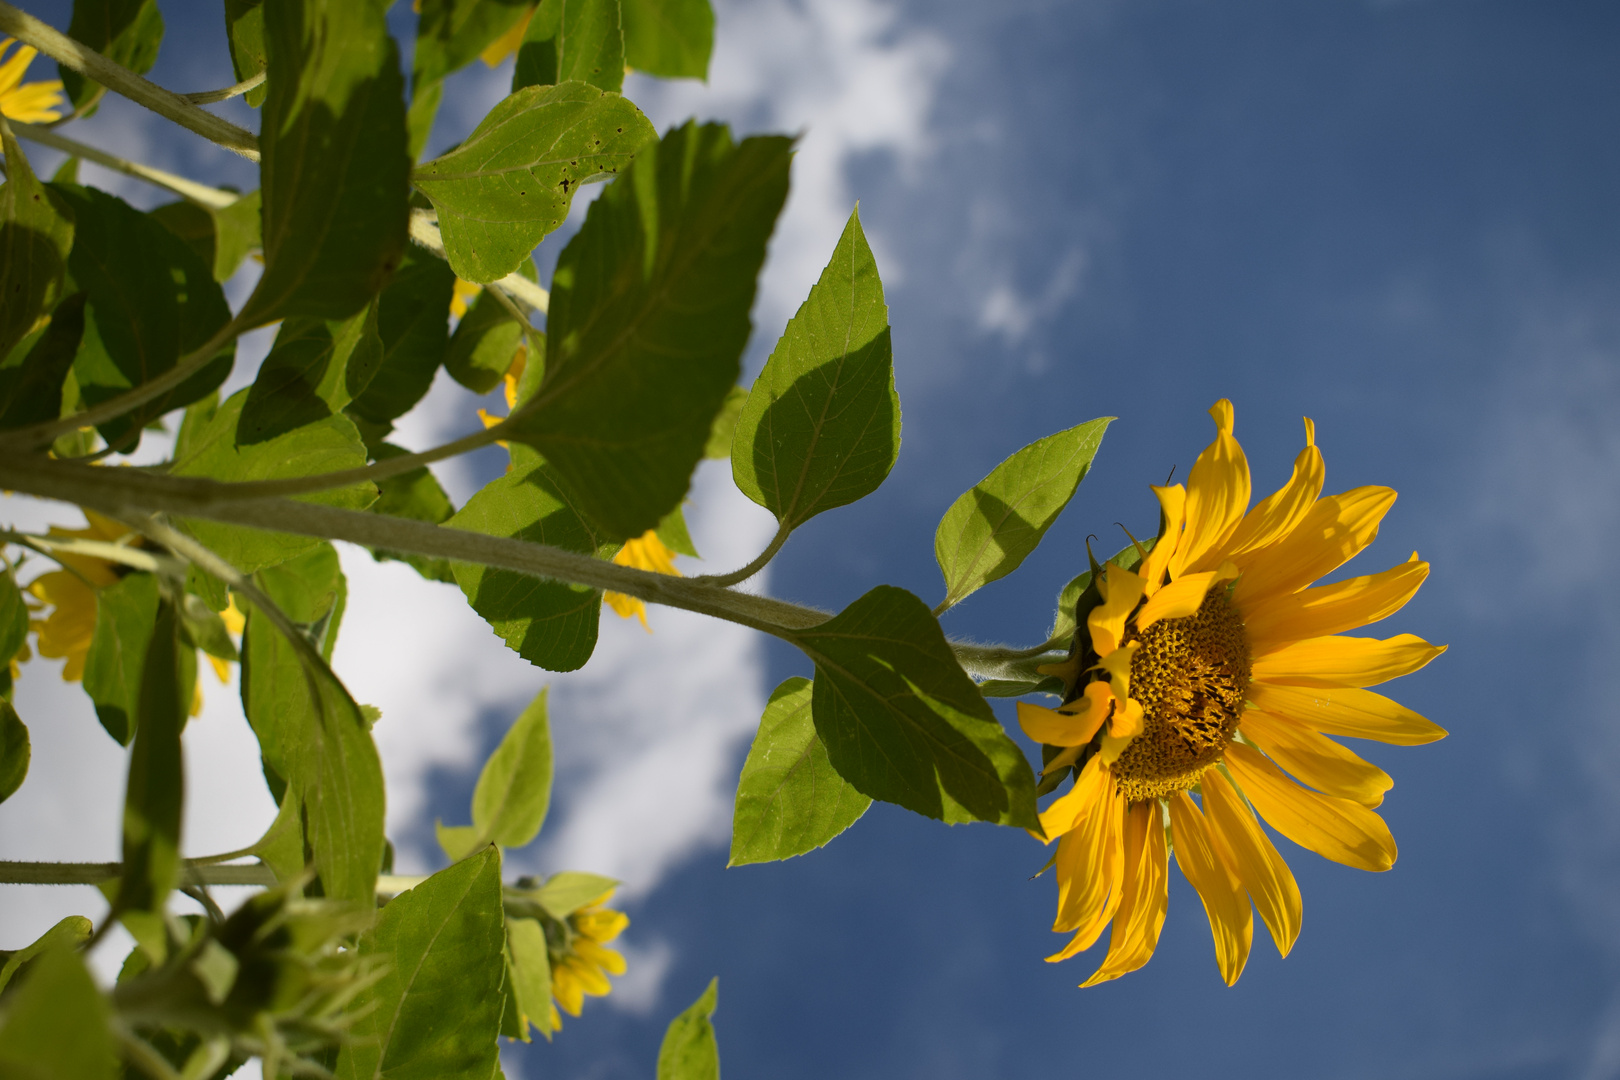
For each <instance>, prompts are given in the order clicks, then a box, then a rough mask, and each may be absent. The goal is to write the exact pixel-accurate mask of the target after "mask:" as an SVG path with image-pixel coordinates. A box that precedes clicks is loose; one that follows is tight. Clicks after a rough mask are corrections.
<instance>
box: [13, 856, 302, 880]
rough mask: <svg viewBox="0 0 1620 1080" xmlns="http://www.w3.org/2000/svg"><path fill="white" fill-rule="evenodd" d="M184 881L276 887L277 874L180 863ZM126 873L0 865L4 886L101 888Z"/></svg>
mask: <svg viewBox="0 0 1620 1080" xmlns="http://www.w3.org/2000/svg"><path fill="white" fill-rule="evenodd" d="M180 872H181V882H182V884H186V885H263V886H266V887H269V886H272V885H275V884H276V883H277V882H276V875H275V872H274V871H272V870H271V869H270V868H269V867H268V866H266V865H265V864H264V863H249V864H248V865H246V866H213V865H207V864H199V863H196V862H194V861H193V860H191V859H185V860H183V861H182V862H181V868H180ZM123 873H124V864H123V863H115V862H108V863H73V862H0V884H3V885H99V884H100V883H101V882H103V881H117V880H118V879H119V878H120V877H122V876H123Z"/></svg>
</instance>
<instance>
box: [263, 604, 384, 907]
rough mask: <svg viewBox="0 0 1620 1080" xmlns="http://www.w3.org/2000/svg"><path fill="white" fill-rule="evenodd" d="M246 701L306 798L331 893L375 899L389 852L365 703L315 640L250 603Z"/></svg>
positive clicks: (320, 868) (273, 760) (310, 834)
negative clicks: (291, 631)
mask: <svg viewBox="0 0 1620 1080" xmlns="http://www.w3.org/2000/svg"><path fill="white" fill-rule="evenodd" d="M249 609H250V610H249V611H248V613H247V629H246V631H245V632H244V634H243V638H242V706H243V711H244V712H246V713H247V718H248V723H249V724H251V725H252V727H253V733H254V734H255V735H256V736H258V739H259V749H260V751H261V752H262V753H263V755H264V760H265V764H266V765H267V766H268V768H269V770H271V771H273V772H274V773H275V774H276V775H277V776H279V777H282V778H284V779H285V781H286V782H287V784H288V787H289V790H290V791H291V792H294V793H296V794H297V796H298V798H299V799H300V800H301V801H302V804H303V817H304V823H305V824H304V828H305V836H306V840H307V843H308V847H309V849H310V850H312V851H313V853H314V861H315V867H316V871H317V872H318V873H319V874H320V878H321V887H322V888H323V890H324V891H325V894H326V895H327V896H329V897H333V898H336V899H344V900H352V901H354V902H355V903H363V904H371V903H372V902H373V899H372V894H373V890H374V889H375V887H376V882H377V870H378V867H379V866H380V865H381V862H382V853H383V845H384V838H383V776H382V763H381V761H380V759H379V758H378V757H377V747H376V745H375V744H374V743H373V742H372V740H371V732H370V731H369V729H368V728H369V725H368V724H367V723H366V721H365V718H364V717H363V716H362V714H361V711H360V708H359V706H357V705H356V704H355V703H354V699H353V698H351V697H350V696H349V692H348V691H347V690H345V689H344V687H343V684H342V683H340V682H338V680H337V677H336V676H335V675H333V674H332V671H331V668H329V667H328V666H327V665H326V663H325V662H324V661H323V660H322V658H321V657H320V656H319V655H315V654H314V653H313V650H312V649H311V648H310V647H309V646H308V645H307V644H306V645H305V646H304V647H303V648H300V647H299V646H298V645H296V644H295V643H293V642H291V641H289V640H288V639H287V638H285V637H283V636H282V635H281V634H280V633H279V632H278V631H277V630H276V629H275V627H274V625H273V624H272V623H271V622H270V620H269V619H268V618H266V617H265V615H264V613H263V612H261V611H259V610H258V609H257V608H254V607H252V605H249Z"/></svg>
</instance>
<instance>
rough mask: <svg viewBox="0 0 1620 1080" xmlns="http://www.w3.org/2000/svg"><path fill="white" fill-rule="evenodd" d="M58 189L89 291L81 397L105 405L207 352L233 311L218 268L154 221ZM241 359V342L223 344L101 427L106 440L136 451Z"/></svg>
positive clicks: (76, 275)
mask: <svg viewBox="0 0 1620 1080" xmlns="http://www.w3.org/2000/svg"><path fill="white" fill-rule="evenodd" d="M53 187H54V188H55V190H56V191H58V192H59V193H60V194H61V195H62V197H63V198H64V199H65V200H66V201H67V202H68V204H69V205H71V206H72V208H73V214H74V218H75V220H76V221H77V226H76V228H77V232H76V234H75V237H74V242H73V253H72V255H71V256H70V257H69V259H68V265H69V267H70V268H71V269H72V271H73V279H74V281H76V282H77V283H78V285H79V287H80V288H81V289H83V290H84V291H85V293H86V294H87V295H88V296H89V306H88V307H87V309H86V315H85V328H84V338H83V341H82V343H81V345H80V348H79V354H78V357H77V358H76V359H75V360H74V362H73V371H74V375H75V376H76V377H77V379H78V383H79V392H80V393H81V394H82V395H83V398H84V403H85V404H86V405H99V404H101V403H102V402H104V401H106V400H108V399H109V398H114V397H117V396H118V395H119V394H122V393H124V392H125V391H126V390H129V389H130V388H131V387H135V386H139V385H141V384H143V383H145V382H148V381H149V380H151V379H152V378H154V377H155V376H157V375H161V374H163V373H164V372H166V371H168V370H169V369H170V368H172V367H174V365H175V364H176V362H178V361H179V359H180V358H181V357H182V356H184V355H187V354H189V353H191V352H193V351H195V350H196V349H199V348H201V347H202V346H203V345H204V344H206V343H207V342H208V341H209V340H210V339H211V338H212V337H213V336H214V335H215V334H216V333H218V332H219V330H220V329H221V328H222V327H224V325H225V324H226V323H227V322H229V321H230V317H231V312H230V308H229V307H228V306H227V305H226V303H225V294H224V292H223V291H221V290H220V287H219V283H218V282H216V281H215V280H214V275H213V271H212V269H211V267H210V266H209V265H208V264H207V263H206V262H204V261H203V259H202V257H201V256H199V255H198V254H197V253H196V252H195V251H193V250H192V249H191V248H190V247H188V246H187V244H186V242H185V241H184V240H181V239H180V238H179V237H178V236H176V235H174V233H172V232H170V231H169V230H168V229H167V228H165V227H164V226H163V225H162V224H161V223H159V222H158V221H157V220H156V219H154V218H152V217H151V216H150V215H147V214H143V213H141V212H140V211H139V210H136V209H135V208H134V207H133V206H130V205H129V204H128V203H126V202H124V201H123V200H122V199H119V198H116V197H115V196H112V195H108V194H107V193H105V192H102V191H97V190H96V189H95V188H85V187H74V186H71V185H66V184H64V185H53ZM235 355H236V346H235V344H234V343H230V344H227V345H225V346H224V347H222V348H221V349H220V350H219V352H218V353H217V354H215V356H214V358H213V359H212V360H211V361H210V362H209V363H208V365H207V366H206V367H204V368H203V369H202V370H201V371H199V372H197V373H196V374H195V375H193V376H191V377H190V378H189V379H187V380H186V381H185V382H183V383H182V384H180V386H178V387H176V388H175V389H173V390H171V391H169V392H168V393H166V394H163V395H160V396H159V397H158V398H156V399H154V400H152V401H149V402H147V403H145V404H144V405H141V406H140V407H139V408H137V409H134V410H132V411H130V412H129V413H126V414H125V415H123V416H119V417H116V418H114V419H112V420H109V421H107V422H106V423H104V424H101V425H100V427H99V430H100V432H101V437H102V438H104V439H106V440H107V443H108V445H111V446H118V447H120V448H121V449H123V450H125V451H129V450H133V449H134V448H135V446H136V445H137V443H138V442H139V439H140V434H141V429H142V428H144V427H145V426H146V425H147V424H149V423H151V422H152V421H153V420H156V419H157V418H158V417H160V416H162V415H163V414H164V413H166V412H168V411H169V410H171V409H176V408H180V407H181V406H184V405H189V404H191V403H192V402H193V401H196V400H197V399H198V398H200V397H202V396H204V395H205V394H207V393H209V392H210V391H211V390H213V389H214V388H215V387H217V386H219V384H220V383H221V382H223V381H224V379H225V376H226V375H228V374H230V370H231V364H232V362H233V360H234V358H235Z"/></svg>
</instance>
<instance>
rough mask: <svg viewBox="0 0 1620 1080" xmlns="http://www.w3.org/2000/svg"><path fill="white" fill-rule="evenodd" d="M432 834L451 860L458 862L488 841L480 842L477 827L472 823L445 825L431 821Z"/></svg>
mask: <svg viewBox="0 0 1620 1080" xmlns="http://www.w3.org/2000/svg"><path fill="white" fill-rule="evenodd" d="M433 836H434V839H436V840H438V841H439V847H440V848H442V849H443V851H444V853H445V855H446V856H447V857H448V858H449V859H450V861H451V862H459V861H460V860H462V859H465V858H466V857H467V856H468V855H471V854H472V853H473V852H475V851H477V850H478V849H479V848H481V847H485V846H486V845H488V843H489V841H488V840H484V841H482V842H480V840H479V836H478V829H477V828H476V827H474V826H472V825H446V824H444V822H442V821H437V820H435V821H434V822H433Z"/></svg>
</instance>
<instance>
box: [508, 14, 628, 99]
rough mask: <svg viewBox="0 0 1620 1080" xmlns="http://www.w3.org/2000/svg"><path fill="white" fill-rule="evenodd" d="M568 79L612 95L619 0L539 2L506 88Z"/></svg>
mask: <svg viewBox="0 0 1620 1080" xmlns="http://www.w3.org/2000/svg"><path fill="white" fill-rule="evenodd" d="M570 79H572V80H576V81H578V82H584V83H590V84H591V85H592V86H594V87H597V88H598V89H600V90H608V91H611V92H613V93H615V94H616V93H618V92H619V89H620V87H621V86H623V84H624V34H623V33H622V31H621V30H620V27H619V0H541V3H540V6H539V7H538V8H536V9H535V13H534V18H532V19H530V20H529V26H528V29H527V31H526V32H525V33H524V35H523V42H522V44H520V45H519V46H518V54H517V63H516V65H514V67H513V68H512V89H513V90H520V89H522V88H523V87H525V86H550V85H552V84H554V83H561V82H568V81H569V80H570Z"/></svg>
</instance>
